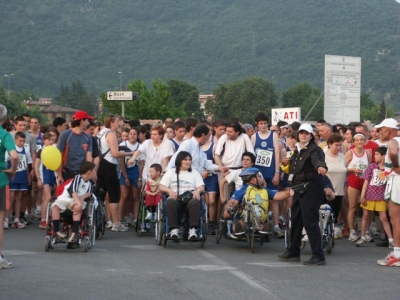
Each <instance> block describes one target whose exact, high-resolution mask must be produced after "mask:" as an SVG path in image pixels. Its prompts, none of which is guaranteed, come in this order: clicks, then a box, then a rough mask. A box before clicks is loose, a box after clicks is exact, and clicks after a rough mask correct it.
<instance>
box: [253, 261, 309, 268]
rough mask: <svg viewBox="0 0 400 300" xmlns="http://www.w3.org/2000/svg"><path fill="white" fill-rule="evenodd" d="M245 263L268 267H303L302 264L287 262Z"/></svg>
mask: <svg viewBox="0 0 400 300" xmlns="http://www.w3.org/2000/svg"><path fill="white" fill-rule="evenodd" d="M247 264H248V265H256V266H262V267H268V268H288V267H290V268H291V267H305V266H304V265H303V264H294V263H287V262H260V263H247Z"/></svg>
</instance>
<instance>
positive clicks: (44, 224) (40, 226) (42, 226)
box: [39, 221, 47, 229]
mask: <svg viewBox="0 0 400 300" xmlns="http://www.w3.org/2000/svg"><path fill="white" fill-rule="evenodd" d="M39 228H40V229H46V228H47V224H46V221H40V223H39Z"/></svg>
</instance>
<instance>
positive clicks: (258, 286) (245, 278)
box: [197, 250, 282, 300]
mask: <svg viewBox="0 0 400 300" xmlns="http://www.w3.org/2000/svg"><path fill="white" fill-rule="evenodd" d="M197 251H198V252H199V253H200V254H201V255H202V256H204V257H205V258H207V259H209V260H211V261H212V262H213V263H214V264H216V265H219V266H220V267H226V268H228V269H226V270H227V272H229V273H231V274H232V275H234V276H236V277H237V278H239V279H240V280H242V281H243V282H245V283H246V284H248V285H249V286H251V287H253V288H255V289H257V290H258V291H260V292H261V293H263V294H264V296H266V298H267V299H268V300H281V299H282V298H279V297H278V296H277V295H275V294H274V293H273V292H271V291H270V290H269V289H268V287H266V286H265V285H264V284H262V283H261V282H258V281H257V280H256V279H254V278H252V277H251V276H249V275H247V274H246V273H244V272H242V271H239V270H236V269H235V268H232V267H230V266H229V264H228V263H227V262H226V261H224V260H222V259H220V258H218V257H216V256H214V255H212V254H211V253H208V252H206V251H204V250H197Z"/></svg>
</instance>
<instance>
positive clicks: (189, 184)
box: [160, 168, 204, 195]
mask: <svg viewBox="0 0 400 300" xmlns="http://www.w3.org/2000/svg"><path fill="white" fill-rule="evenodd" d="M175 170H176V169H175V168H174V169H169V170H168V171H167V172H166V173H165V174H164V176H163V177H162V179H161V182H160V184H162V185H163V186H166V187H167V188H169V189H171V190H173V191H174V192H175V193H177V192H178V180H177V176H176V173H175ZM202 185H204V181H203V178H201V175H200V173H199V172H197V171H196V170H194V169H192V172H189V171H180V172H179V195H180V194H182V193H184V192H186V191H193V190H195V189H196V188H198V187H199V186H202Z"/></svg>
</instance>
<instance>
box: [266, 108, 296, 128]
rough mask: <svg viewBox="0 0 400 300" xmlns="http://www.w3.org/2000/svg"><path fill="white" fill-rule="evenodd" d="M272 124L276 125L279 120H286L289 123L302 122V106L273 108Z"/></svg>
mask: <svg viewBox="0 0 400 300" xmlns="http://www.w3.org/2000/svg"><path fill="white" fill-rule="evenodd" d="M271 116H272V122H271V124H272V125H276V123H278V121H286V122H288V123H289V124H291V123H293V122H295V121H296V122H300V120H301V110H300V107H287V108H273V109H271Z"/></svg>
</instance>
